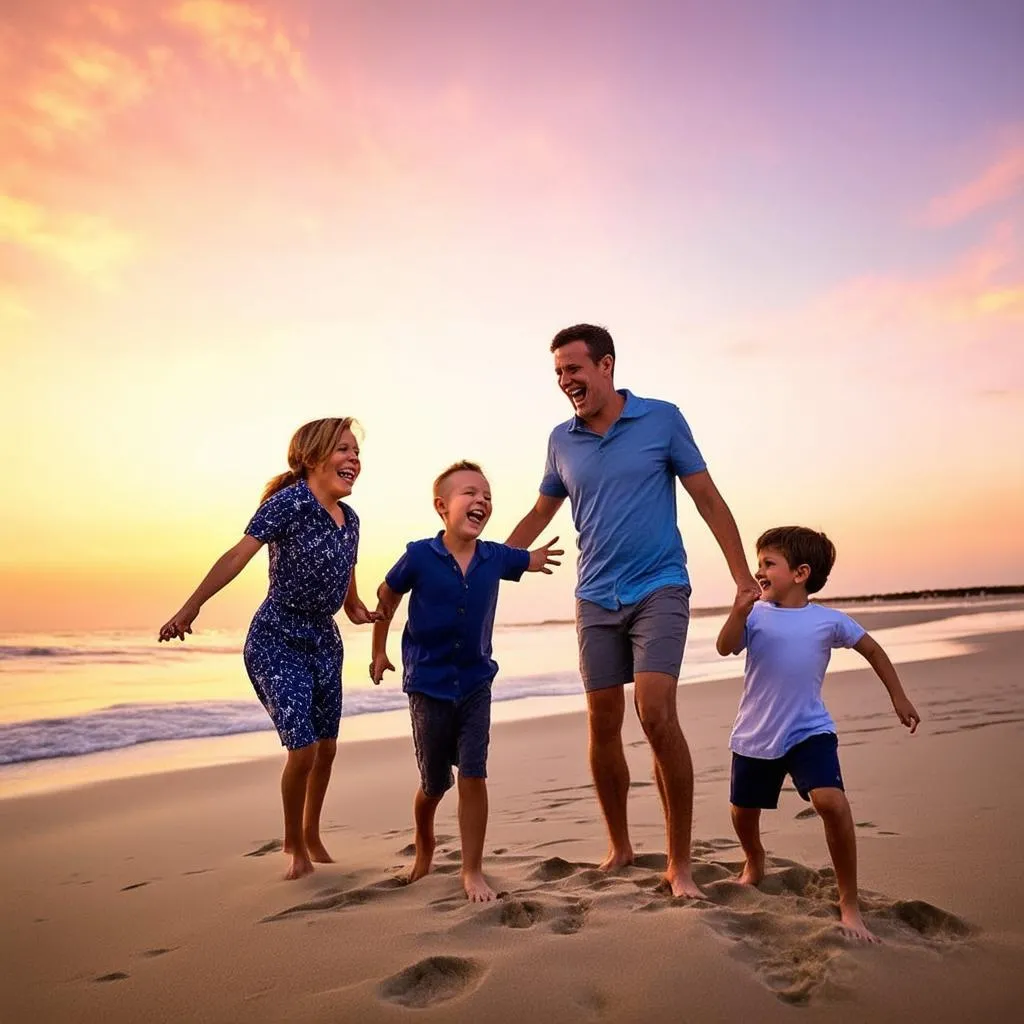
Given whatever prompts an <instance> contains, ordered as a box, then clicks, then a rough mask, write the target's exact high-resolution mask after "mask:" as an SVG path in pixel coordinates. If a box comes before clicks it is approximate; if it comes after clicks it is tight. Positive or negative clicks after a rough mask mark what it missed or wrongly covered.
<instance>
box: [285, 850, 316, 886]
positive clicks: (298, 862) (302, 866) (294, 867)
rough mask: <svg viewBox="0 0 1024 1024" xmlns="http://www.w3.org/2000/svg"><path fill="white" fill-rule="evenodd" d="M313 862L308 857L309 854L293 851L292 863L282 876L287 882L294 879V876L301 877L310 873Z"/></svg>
mask: <svg viewBox="0 0 1024 1024" xmlns="http://www.w3.org/2000/svg"><path fill="white" fill-rule="evenodd" d="M312 872H313V862H312V861H311V860H310V859H309V855H308V854H305V853H301V854H299V853H293V854H292V864H291V867H290V868H289V869H288V873H287V874H286V875H285V876H284V877H285V879H286V880H287V881H289V882H291V881H294V880H295V879H296V878H303V877H305V876H306V875H309V874H312Z"/></svg>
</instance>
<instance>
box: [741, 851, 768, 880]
mask: <svg viewBox="0 0 1024 1024" xmlns="http://www.w3.org/2000/svg"><path fill="white" fill-rule="evenodd" d="M762 878H764V850H762V851H761V852H760V853H758V854H755V855H754V856H753V857H751V856H749V855H748V856H747V862H746V864H744V865H743V870H742V871H741V872H740V877H739V879H738V881H739V883H740V885H757V884H758V883H759V882H760V881H761V879H762Z"/></svg>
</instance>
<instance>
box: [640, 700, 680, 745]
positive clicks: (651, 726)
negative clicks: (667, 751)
mask: <svg viewBox="0 0 1024 1024" xmlns="http://www.w3.org/2000/svg"><path fill="white" fill-rule="evenodd" d="M674 710H675V709H674V708H673V707H672V706H671V705H670V704H668V703H667V702H666V701H662V700H640V701H637V703H636V713H637V716H638V717H639V719H640V725H641V727H642V728H643V730H644V734H645V735H646V736H647V738H648V739H649V740H651V741H652V742H655V741H657V740H659V739H661V738H663V737H665V736H667V735H668V734H669V733H671V731H672V729H673V727H674V726H675V724H676V717H675V714H674V713H673V712H674Z"/></svg>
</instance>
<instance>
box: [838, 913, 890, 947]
mask: <svg viewBox="0 0 1024 1024" xmlns="http://www.w3.org/2000/svg"><path fill="white" fill-rule="evenodd" d="M839 921H840V924H839V930H840V931H841V932H842V933H843V935H845V936H846V937H847V938H848V939H854V940H856V941H857V942H870V943H873V944H877V943H880V942H881V941H882V940H881V939H880V938H879V937H878V936H877V935H875V933H874V932H872V931H870V930H869V929H868V926H867V925H866V924H865V923H864V918H863V917H861V916H860V908H859V907H857V906H853V907H844V906H843V905H842V904H840V905H839Z"/></svg>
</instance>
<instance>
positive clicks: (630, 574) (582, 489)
mask: <svg viewBox="0 0 1024 1024" xmlns="http://www.w3.org/2000/svg"><path fill="white" fill-rule="evenodd" d="M619 394H620V395H622V396H623V397H624V398H625V400H626V404H625V406H624V407H623V409H622V413H621V414H620V416H619V418H618V419H617V420H616V421H615V422H614V423H613V424H612V425H611V427H610V428H609V430H608V432H607V433H606V434H604V435H603V436H602V435H601V434H596V433H594V431H592V430H589V429H588V428H587V426H586V425H585V424H584V423H583V421H582V420H580V419H579V417H576V416H574V417H573V418H572V419H571V420H569V421H568V422H566V423H561V424H559V425H558V426H557V427H555V429H554V430H553V431H552V432H551V438H550V440H549V441H548V456H547V463H546V464H545V466H544V479H543V480H542V481H541V485H540V493H541V494H544V495H547V496H548V497H550V498H568V499H569V501H570V502H571V504H572V521H573V523H574V524H575V526H576V532H577V535H578V537H577V545H578V546H579V549H580V558H579V569H578V572H579V578H578V581H577V587H576V596H577V597H579V598H582V599H583V600H585V601H593V602H594V604H598V605H600V606H601V607H602V608H607V609H609V610H610V611H617V610H618V609H619V608H621V607H622V606H623V605H630V604H636V603H637V602H638V601H641V600H643V599H644V598H645V597H646V596H647V595H648V594H650V593H651V592H652V591H655V590H657V589H659V588H660V587H667V586H672V585H676V586H683V585H685V584H687V583H689V582H690V578H689V576H688V575H687V573H686V552H685V551H684V549H683V540H682V537H680V535H679V529H678V527H677V526H676V477H680V476H689V475H690V474H692V473H699V472H701V471H702V470H704V469H706V468H707V467H706V465H705V463H704V459H703V458H702V457H701V454H700V451H699V450H698V449H697V445H696V444H695V443H694V440H693V435H692V434H691V433H690V428H689V426H687V423H686V420H684V419H683V415H682V413H681V412H680V411H679V409H678V408H677V407H676V406H674V405H672V403H671V402H660V401H658V400H657V399H654V398H638V397H637V396H636V395H634V394H631V393H630V392H629V391H620V392H619Z"/></svg>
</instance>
